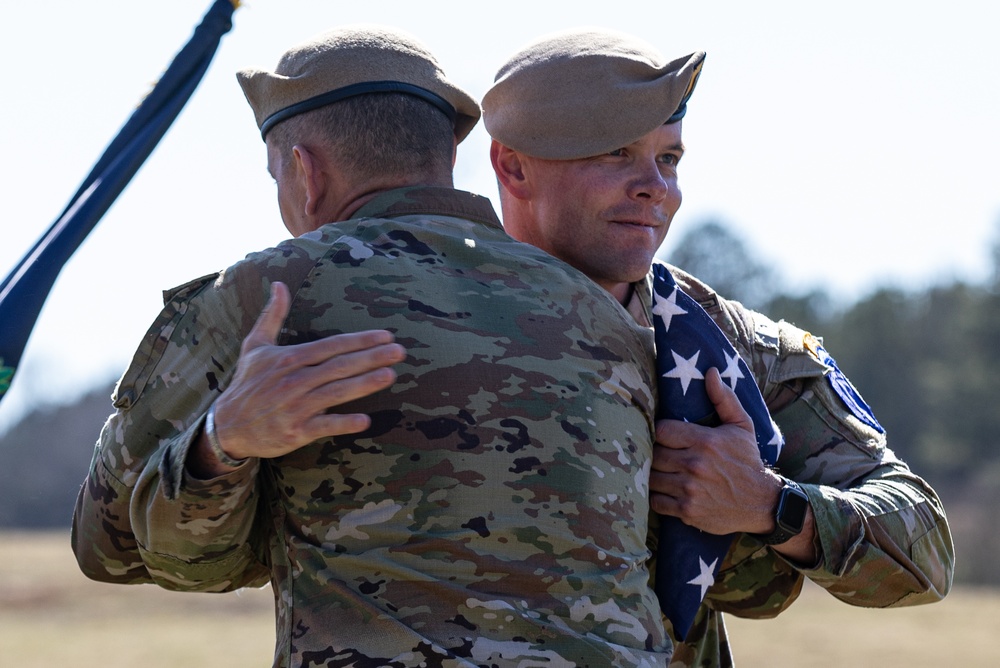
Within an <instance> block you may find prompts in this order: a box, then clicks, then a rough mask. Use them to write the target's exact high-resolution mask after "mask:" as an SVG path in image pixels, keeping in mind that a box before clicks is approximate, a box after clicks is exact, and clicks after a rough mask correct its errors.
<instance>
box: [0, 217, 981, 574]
mask: <svg viewBox="0 0 1000 668" xmlns="http://www.w3.org/2000/svg"><path fill="white" fill-rule="evenodd" d="M991 257H992V260H993V269H994V271H993V275H992V278H991V279H990V280H987V281H985V282H984V283H983V284H981V285H979V284H976V285H972V284H968V283H963V282H960V281H955V282H952V283H950V284H947V285H939V286H936V287H933V288H931V289H929V290H926V291H921V292H913V293H910V292H905V291H902V290H899V289H893V288H876V289H874V291H873V292H872V293H871V294H869V295H868V296H867V297H864V298H863V299H861V300H860V301H858V302H856V303H852V304H837V303H836V301H835V300H834V299H833V298H832V297H831V296H830V295H829V294H827V293H826V292H824V291H823V290H821V289H817V290H813V291H811V292H809V293H807V294H788V293H787V292H785V291H784V289H783V281H782V277H781V276H780V275H778V274H777V273H776V272H775V271H774V270H772V269H770V268H769V267H768V266H767V265H766V264H764V263H763V262H762V261H761V260H759V259H757V258H755V257H754V255H753V253H752V252H751V250H750V249H749V248H748V247H747V245H746V244H745V243H744V242H743V240H742V239H740V238H739V237H737V236H736V235H734V234H733V233H732V232H730V231H729V230H728V229H727V228H726V227H725V226H724V225H723V224H721V223H719V222H717V221H707V222H705V223H703V224H701V225H699V226H696V227H692V228H690V229H689V230H688V232H687V233H686V234H685V235H684V236H683V237H682V238H681V239H680V241H679V243H678V244H677V245H676V247H675V248H674V249H673V250H672V251H671V252H670V254H669V256H668V257H666V258H665V259H667V260H668V261H669V262H671V263H673V264H675V265H677V266H680V267H682V268H684V269H685V270H687V271H689V272H691V273H692V274H694V275H696V276H698V277H699V278H701V279H702V280H704V281H705V282H706V283H708V284H709V285H711V286H712V287H714V288H715V289H716V290H717V291H718V292H719V293H720V294H722V295H723V296H726V297H730V298H732V299H736V300H739V301H741V302H743V303H744V304H745V305H747V306H748V307H750V308H753V309H755V310H758V311H761V312H763V313H766V314H767V315H769V316H770V317H772V318H774V319H775V320H778V319H784V320H788V321H790V322H793V323H795V324H796V325H798V326H799V327H802V328H803V329H806V330H809V331H811V332H813V333H814V334H816V335H817V336H820V337H822V338H823V339H824V341H825V345H826V348H827V349H828V350H829V351H830V354H831V355H833V356H834V358H836V360H837V362H838V365H839V366H840V368H841V369H842V370H843V371H844V372H845V373H846V374H847V376H848V377H849V378H850V379H851V380H852V381H853V383H854V384H855V385H856V386H857V387H858V388H859V389H860V390H861V392H862V394H863V395H864V397H865V399H866V401H867V402H868V403H869V405H871V406H872V408H873V410H874V412H875V414H876V416H877V417H878V419H879V421H880V422H881V423H882V425H883V426H884V427H885V428H886V431H887V433H888V436H889V445H890V447H891V448H892V449H893V451H894V452H895V453H896V454H897V455H898V456H899V457H900V458H902V459H903V460H904V461H906V462H907V463H908V464H909V465H910V466H911V468H913V469H914V470H915V471H917V472H918V473H919V474H920V475H922V476H923V477H924V478H925V479H927V480H928V481H929V482H930V483H931V484H932V485H933V486H934V488H935V489H936V490H937V491H938V493H939V494H940V495H941V497H942V499H943V500H944V504H945V509H946V511H947V513H948V517H949V521H950V523H951V527H952V531H953V534H954V537H955V543H956V551H957V560H958V561H957V571H956V579H957V580H958V581H959V582H962V583H966V584H989V585H994V586H997V585H1000V571H997V569H995V568H993V556H994V555H996V554H1000V532H997V531H996V528H997V527H1000V522H998V520H1000V450H998V449H997V448H995V447H993V438H994V436H993V435H994V434H997V433H1000V410H997V409H996V406H997V405H998V404H1000V356H997V355H994V354H992V353H993V352H994V351H995V350H996V348H997V347H998V344H1000V238H998V240H997V242H996V243H995V244H994V247H993V249H992V255H991ZM112 384H113V383H112V382H111V381H108V382H107V383H106V384H105V385H102V386H101V387H98V388H96V389H94V390H93V391H92V392H90V393H89V394H87V395H86V396H84V397H82V398H81V399H80V400H79V401H78V402H76V403H75V404H73V405H70V406H48V407H42V408H40V409H39V410H38V411H36V412H34V413H31V414H29V415H28V416H26V417H25V418H24V419H23V420H22V421H21V422H20V423H18V424H17V425H15V426H14V427H12V428H11V429H10V430H8V432H7V433H6V434H4V435H2V436H0V454H2V456H3V461H4V463H5V466H4V467H2V468H0V529H3V528H56V527H60V528H63V527H67V526H68V525H69V522H70V516H71V513H72V508H73V502H74V500H75V498H76V494H77V492H78V490H79V486H80V483H81V481H82V480H83V478H84V476H85V475H86V471H87V468H88V466H89V462H90V457H91V454H92V452H93V444H94V441H95V439H96V436H97V434H98V432H99V430H100V426H101V424H102V423H103V421H104V419H105V418H106V417H107V415H108V414H109V413H110V412H111V403H110V399H109V395H110V393H111V386H112Z"/></svg>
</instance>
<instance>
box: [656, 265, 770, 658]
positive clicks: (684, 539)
mask: <svg viewBox="0 0 1000 668" xmlns="http://www.w3.org/2000/svg"><path fill="white" fill-rule="evenodd" d="M653 321H654V322H653V329H654V333H655V336H656V373H657V377H658V378H659V381H658V388H659V395H660V397H659V403H658V405H657V415H656V417H657V419H660V420H663V419H668V420H685V421H687V422H696V423H698V424H703V425H707V426H715V425H716V424H718V416H717V415H716V413H715V407H714V405H713V404H712V401H711V400H710V399H709V398H708V394H707V393H706V391H705V373H706V372H707V371H708V370H709V369H710V368H712V367H715V368H717V369H718V370H719V373H720V374H721V375H722V380H723V381H725V382H726V383H728V384H729V386H730V387H731V388H733V390H734V391H735V393H736V396H737V397H738V398H739V400H740V403H742V404H743V409H744V410H746V412H747V413H748V414H749V415H750V417H751V418H752V419H753V424H754V430H755V431H756V436H757V446H758V447H759V448H760V454H761V459H762V460H763V461H764V462H766V463H767V464H774V462H775V461H777V459H778V455H779V454H780V452H781V446H782V443H783V441H782V439H781V433H780V431H779V430H778V428H777V426H776V425H775V424H774V422H773V421H772V420H771V416H770V413H768V410H767V406H766V405H765V404H764V398H763V397H762V396H761V394H760V389H759V388H758V387H757V384H756V382H755V381H754V378H753V374H752V373H751V372H750V369H749V367H747V365H746V363H745V362H744V361H743V360H742V359H741V358H740V356H739V353H737V352H736V349H735V348H733V346H732V344H731V343H730V342H729V339H727V338H726V335H725V334H723V333H722V330H720V329H719V327H718V326H717V325H716V324H715V321H714V320H712V318H711V316H709V315H708V313H706V312H705V310H704V309H703V308H702V307H701V306H700V305H699V304H698V303H697V302H695V301H694V300H693V299H692V298H691V297H690V296H688V295H687V294H685V293H684V292H682V291H681V290H680V288H678V287H677V283H676V282H675V281H674V278H673V276H671V275H670V272H669V271H668V270H667V268H666V267H665V266H664V265H662V264H659V263H654V264H653ZM732 541H733V536H732V535H725V536H718V535H714V534H709V533H705V532H704V531H701V530H700V529H695V528H694V527H691V526H688V525H687V524H684V523H683V522H681V521H680V520H679V519H677V518H676V517H667V516H661V517H660V533H659V547H658V548H657V557H656V595H657V598H659V601H660V608H661V609H662V610H663V613H664V614H665V615H666V616H667V618H668V619H669V620H670V623H671V624H672V625H673V627H674V635H675V636H676V637H677V639H678V640H683V639H684V638H685V636H686V635H687V633H688V631H689V630H690V628H691V624H692V622H693V621H694V616H695V613H696V612H697V611H698V607H699V606H700V605H701V601H702V599H704V598H705V592H706V591H708V588H709V587H710V586H712V583H714V582H715V577H716V575H718V573H719V567H720V565H721V564H722V559H723V557H725V556H726V552H728V551H729V546H730V545H731V544H732Z"/></svg>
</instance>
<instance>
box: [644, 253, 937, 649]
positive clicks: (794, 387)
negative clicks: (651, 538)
mask: <svg viewBox="0 0 1000 668" xmlns="http://www.w3.org/2000/svg"><path fill="white" fill-rule="evenodd" d="M671 273H672V274H673V275H674V277H675V278H676V279H677V283H678V285H679V286H680V287H681V288H682V289H683V290H684V291H685V292H687V293H688V294H689V295H691V296H692V297H693V298H694V299H695V301H697V302H698V303H700V304H701V305H702V307H703V308H705V310H706V311H707V312H708V313H709V314H710V315H711V316H712V318H713V319H714V320H715V322H716V324H718V325H719V327H720V328H722V330H723V331H724V332H725V333H726V335H727V336H728V337H729V339H730V340H731V341H732V342H733V345H734V346H735V347H736V349H737V350H738V351H739V353H740V355H742V356H743V358H744V359H745V360H746V361H747V364H748V365H749V366H750V368H751V369H752V370H753V373H754V376H755V378H756V379H757V384H758V385H759V386H760V388H761V392H762V394H763V396H764V399H765V400H766V402H767V404H768V408H769V409H770V411H771V414H772V416H773V417H774V419H775V421H776V422H777V423H778V424H779V425H780V427H781V429H782V432H783V434H784V436H785V441H786V443H785V446H784V448H783V449H782V451H781V456H780V458H779V460H778V464H777V468H778V469H779V471H780V473H782V474H783V475H785V476H787V477H789V478H791V479H793V480H795V481H797V482H799V483H801V484H802V487H803V489H804V490H805V492H806V494H807V495H808V496H809V501H810V503H811V505H812V508H813V512H814V513H815V517H816V528H817V533H818V536H819V553H820V555H821V557H820V560H819V563H817V564H808V565H802V564H793V563H790V562H789V561H788V560H786V559H785V558H783V557H781V556H780V555H778V554H777V553H776V552H773V551H772V550H770V549H768V548H766V547H764V546H763V545H762V544H761V543H760V542H759V541H757V540H756V539H754V538H753V537H751V536H747V535H746V534H743V535H741V536H740V538H739V540H738V541H736V542H735V543H734V545H733V547H732V548H731V549H730V551H729V554H728V555H727V557H726V559H725V561H724V562H723V565H722V569H721V571H720V573H719V577H718V579H717V581H716V584H715V585H714V586H713V587H712V588H711V589H710V590H709V591H708V594H707V595H706V600H705V603H703V604H702V606H701V608H700V609H699V611H698V615H697V617H696V618H695V621H694V624H693V626H692V628H691V630H690V632H689V634H688V638H689V639H690V641H689V642H687V643H678V642H676V641H675V651H674V658H673V662H672V663H671V668H680V667H681V666H706V667H708V666H731V665H733V658H732V654H731V652H730V647H729V642H728V638H727V636H726V629H725V626H724V623H723V616H722V613H723V612H730V613H732V614H735V615H737V616H740V617H754V618H767V617H773V616H774V615H777V614H778V613H779V612H781V611H782V610H784V609H785V608H787V607H788V606H789V605H791V603H792V602H793V601H794V600H795V598H796V597H797V596H798V593H799V591H800V588H801V586H802V582H803V578H804V577H805V576H807V577H809V578H810V579H811V580H813V581H814V582H816V583H817V584H819V585H820V586H821V587H823V588H825V589H826V590H827V591H829V592H830V593H831V594H833V595H834V596H836V597H837V598H839V599H841V600H842V601H845V602H847V603H850V604H852V605H859V606H866V607H877V608H886V607H894V606H905V605H917V604H921V603H931V602H934V601H938V600H940V599H941V598H943V597H944V596H945V594H946V593H947V592H948V590H949V588H950V587H951V578H952V570H953V566H954V546H953V545H952V540H951V533H950V531H949V529H948V523H947V520H946V518H945V513H944V509H943V507H942V505H941V501H940V499H939V498H938V496H937V494H936V493H935V492H934V490H933V489H931V487H930V486H929V485H928V484H927V483H926V482H925V481H924V480H922V479H921V478H920V477H918V476H917V475H915V474H914V473H913V472H911V471H910V469H909V467H907V465H906V464H905V463H903V462H902V461H900V460H899V459H897V458H896V457H895V455H894V454H893V453H892V451H891V450H890V449H889V448H887V447H886V439H885V434H883V433H881V432H879V431H877V430H876V429H874V428H872V427H870V426H868V425H866V424H865V423H864V422H863V421H862V420H861V419H859V418H858V416H856V415H854V414H852V412H851V411H850V410H849V409H848V408H847V406H846V405H845V403H844V402H843V401H842V400H841V399H840V398H838V396H837V394H836V393H835V392H834V391H833V389H832V388H831V385H830V383H829V382H828V379H827V374H828V372H829V371H830V369H829V368H828V367H826V366H825V365H824V364H822V363H821V362H820V361H819V359H818V358H817V356H816V354H815V346H816V344H817V341H816V339H815V338H813V337H812V336H811V335H810V334H808V333H807V332H805V331H803V330H801V329H798V328H796V327H794V326H793V325H791V324H789V323H787V322H783V321H782V322H779V323H775V322H774V321H772V320H769V319H768V318H766V317H764V316H762V315H761V314H759V313H755V312H753V311H750V310H748V309H746V308H744V307H743V306H742V305H741V304H739V303H737V302H733V301H729V300H725V299H722V298H721V297H719V295H717V294H716V293H715V292H714V291H713V290H712V289H711V288H709V287H708V286H706V285H705V284H704V283H701V282H700V281H698V280H697V279H695V278H694V277H692V276H690V275H689V274H686V273H684V272H682V271H680V270H678V269H676V268H674V267H671ZM633 294H634V295H635V297H634V298H633V300H632V302H631V303H630V304H629V311H630V312H631V313H632V314H633V316H634V317H636V319H637V320H638V321H639V322H641V323H649V322H651V304H650V300H651V279H647V281H646V282H645V283H639V284H636V290H635V291H634V293H633ZM651 522H655V517H654V518H652V520H651ZM653 535H655V533H654V534H653ZM651 571H652V569H651Z"/></svg>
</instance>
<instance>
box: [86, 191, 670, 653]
mask: <svg viewBox="0 0 1000 668" xmlns="http://www.w3.org/2000/svg"><path fill="white" fill-rule="evenodd" d="M275 280H281V281H283V282H285V283H286V284H288V286H289V288H290V289H291V293H292V295H293V304H292V310H291V315H290V316H289V318H288V319H287V321H286V323H285V329H284V331H283V333H282V338H281V340H280V342H281V343H284V344H295V343H301V342H305V341H310V340H315V339H317V338H320V337H324V336H328V335H332V334H336V333H340V332H353V331H358V330H362V329H369V328H385V329H389V330H391V331H393V332H395V334H396V338H397V341H398V342H400V343H401V344H403V345H404V346H405V347H406V349H407V351H408V358H407V360H406V361H405V362H404V363H402V364H399V365H397V367H396V370H397V372H398V380H397V382H396V383H395V384H394V385H393V386H392V387H391V388H390V389H388V390H385V391H383V392H380V393H377V394H376V395H374V396H372V397H367V398H365V399H362V400H358V401H356V402H352V404H350V405H349V406H344V407H342V408H340V407H338V410H343V411H349V412H355V411H358V412H365V413H368V414H370V415H371V416H372V419H373V424H372V427H371V428H370V429H369V430H368V431H367V432H365V433H363V434H360V435H354V436H351V437H337V438H332V439H324V440H320V441H317V442H314V443H312V444H309V445H307V446H305V447H303V448H301V449H299V450H296V451H294V452H292V453H290V454H288V455H286V456H283V457H280V458H276V459H269V460H256V459H251V460H250V461H249V462H248V463H247V464H245V465H244V466H243V467H241V468H239V469H237V470H235V471H234V472H232V473H229V474H227V475H224V476H221V477H219V478H215V479H212V480H207V481H201V480H197V479H193V478H191V477H190V476H189V475H187V474H186V473H185V470H184V461H185V457H186V454H187V451H188V448H189V447H190V445H191V443H192V442H194V440H196V439H197V437H198V434H199V432H200V430H201V428H202V423H203V419H204V414H205V413H206V411H207V409H208V407H209V406H210V404H211V403H212V402H213V400H214V399H215V398H216V397H217V396H218V395H219V393H220V392H222V391H223V390H224V389H225V387H226V385H227V382H228V381H229V380H230V378H231V376H232V374H233V371H234V368H235V366H236V362H237V358H238V356H239V350H240V343H241V340H242V338H243V337H244V336H245V335H246V334H247V332H248V331H249V329H250V328H251V326H252V325H253V322H254V320H255V318H256V316H257V314H258V313H259V312H260V309H261V307H262V305H263V303H264V301H265V300H266V296H267V294H268V288H269V284H270V283H271V282H272V281H275ZM651 373H652V336H651V333H650V332H649V331H648V330H646V329H645V328H643V327H640V326H638V325H637V324H636V323H635V322H634V321H633V319H632V318H631V317H629V315H628V313H627V312H626V311H625V310H624V309H622V308H621V307H620V306H619V305H618V304H617V302H616V301H615V300H614V299H613V298H611V297H610V296H609V295H608V294H607V293H606V292H605V291H603V290H602V289H600V288H598V287H597V286H596V285H594V284H593V283H592V282H591V281H589V280H588V279H586V277H584V276H583V275H582V274H580V273H579V272H577V271H576V270H574V269H572V268H570V267H569V266H567V265H565V264H563V263H561V262H559V261H558V260H555V259H554V258H552V257H550V256H548V255H547V254H545V253H543V252H541V251H538V250H537V249H534V248H533V247H530V246H526V245H524V244H519V243H517V242H515V241H513V240H512V239H510V237H508V236H507V235H506V234H505V233H504V232H503V231H502V228H501V226H500V224H499V221H498V220H497V219H496V216H495V214H494V213H493V210H492V208H491V207H490V206H489V204H488V202H487V201H486V200H485V199H483V198H476V197H475V196H472V195H467V194H464V193H458V192H456V191H452V190H448V189H430V188H418V189H403V190H396V191H392V192H390V193H387V194H384V195H382V196H380V197H379V198H377V199H375V200H373V201H372V202H370V203H368V204H367V205H366V206H365V207H363V208H362V210H360V211H359V212H358V214H357V216H356V218H355V219H352V220H350V221H347V222H343V223H335V224H329V225H326V226H324V227H322V228H320V229H319V230H317V231H316V232H313V233H309V234H306V235H303V236H302V237H299V238H297V239H293V240H290V241H287V242H284V243H282V244H280V245H279V246H277V247H276V248H274V249H270V250H268V251H264V252H262V253H258V254H254V255H250V256H248V258H247V259H246V260H245V261H243V262H241V263H239V264H237V265H235V266H233V267H231V268H230V269H228V270H226V271H225V272H224V273H222V274H221V275H217V276H210V277H207V278H205V279H201V280H199V281H195V282H193V283H191V284H189V285H187V286H184V287H182V288H181V289H179V290H177V291H175V292H173V293H171V294H169V295H168V297H167V299H166V308H165V309H164V310H163V312H162V314H161V315H160V317H159V319H158V320H157V321H156V323H154V325H153V326H152V328H151V329H150V331H149V333H148V335H147V337H146V339H145V341H144V342H143V344H142V345H141V346H140V348H139V350H138V352H137V353H136V355H135V358H134V360H133V362H132V364H131V366H130V367H129V369H128V370H127V371H126V373H125V375H124V376H123V377H122V379H121V381H120V383H119V386H118V388H117V390H116V397H115V404H116V406H117V407H118V412H117V413H116V414H114V415H113V416H112V417H111V418H110V419H109V422H108V423H107V425H106V426H105V428H104V430H103V432H102V435H101V439H100V442H99V444H98V448H97V451H96V453H95V457H94V461H93V465H92V469H91V473H90V476H89V477H88V480H87V483H86V485H85V487H84V489H83V490H82V492H81V495H80V498H79V501H78V504H77V510H76V516H75V520H74V537H73V542H74V549H75V551H76V553H77V557H78V559H79V561H80V564H81V567H82V568H83V569H84V571H85V572H87V573H88V574H89V575H90V576H92V577H95V578H97V579H102V580H110V581H117V582H149V581H153V582H156V583H157V584H159V585H161V586H163V587H166V588H169V589H175V590H199V591H229V590H233V589H237V588H240V587H246V586H259V585H262V584H264V583H265V582H267V581H268V580H270V581H271V584H272V587H273V590H274V594H275V600H276V609H277V646H276V654H275V660H274V665H276V666H316V665H322V666H471V665H484V666H486V665H488V666H528V665H545V666H581V667H582V666H591V667H593V668H604V667H606V666H628V667H635V666H666V664H667V662H668V661H669V659H670V640H669V638H668V636H667V634H666V630H665V629H664V627H663V625H662V623H661V616H660V612H659V607H658V605H657V601H656V598H655V595H654V594H653V592H652V590H651V589H650V587H649V572H648V571H647V568H646V564H647V560H648V558H649V551H648V548H647V544H646V537H647V515H648V507H649V506H648V504H649V500H648V489H647V483H648V474H649V465H650V457H651V452H652V450H651V448H652V428H653V414H654V413H653V396H652V394H651V392H650V390H649V389H648V388H649V387H651V386H652V384H653V383H652V378H651V376H650V374H651ZM133 532H134V535H133ZM137 554H138V555H141V560H140V559H137V558H135V557H134V556H130V555H137Z"/></svg>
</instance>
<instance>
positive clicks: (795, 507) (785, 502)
mask: <svg viewBox="0 0 1000 668" xmlns="http://www.w3.org/2000/svg"><path fill="white" fill-rule="evenodd" d="M808 505H809V499H808V498H807V497H806V495H805V494H803V493H802V492H800V491H799V490H797V489H795V488H794V487H786V488H785V490H784V491H783V492H782V494H781V503H780V505H779V507H778V517H777V520H778V524H779V525H781V526H782V528H784V529H787V530H788V531H792V532H794V533H799V532H800V531H802V525H803V524H805V522H806V507H807V506H808Z"/></svg>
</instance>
